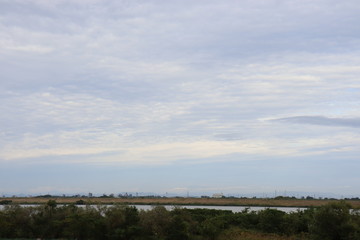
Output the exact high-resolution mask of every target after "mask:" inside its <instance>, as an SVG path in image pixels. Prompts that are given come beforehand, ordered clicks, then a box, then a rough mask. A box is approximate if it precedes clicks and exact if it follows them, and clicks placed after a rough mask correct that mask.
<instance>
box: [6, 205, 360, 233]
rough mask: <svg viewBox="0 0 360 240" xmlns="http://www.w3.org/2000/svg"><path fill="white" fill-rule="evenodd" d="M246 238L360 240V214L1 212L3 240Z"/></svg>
mask: <svg viewBox="0 0 360 240" xmlns="http://www.w3.org/2000/svg"><path fill="white" fill-rule="evenodd" d="M242 234H245V235H247V236H248V238H246V239H270V238H251V237H249V236H260V235H261V234H268V235H267V236H275V237H274V238H273V239H304V240H359V239H360V212H359V210H354V209H352V207H351V206H350V205H349V204H347V203H345V202H342V201H339V202H335V203H331V204H327V205H324V206H322V207H319V208H309V209H306V210H301V211H300V210H298V211H297V212H291V213H285V212H283V211H280V210H276V209H270V208H269V209H265V210H261V211H250V210H249V209H246V210H244V211H242V212H239V213H234V212H232V211H228V210H215V209H186V208H174V209H173V210H167V209H166V208H165V207H163V206H155V207H153V208H152V209H151V210H146V211H145V210H140V211H139V210H138V209H137V208H135V207H132V206H121V205H114V206H110V207H108V206H101V205H98V206H91V205H85V206H82V207H80V206H76V205H75V204H70V205H61V206H58V205H57V203H56V201H55V200H49V201H48V202H47V203H46V204H44V205H40V206H35V207H22V206H19V205H15V204H14V205H13V204H10V205H6V206H4V208H3V209H2V210H0V238H12V239H16V238H30V239H31V238H33V239H36V238H40V239H110V240H112V239H120V240H122V239H123V240H193V239H194V240H223V239H227V240H232V239H233V240H237V239H244V238H241V235H242ZM259 234H260V235H259ZM243 236H244V235H243ZM261 236H265V235H261ZM271 239H272V238H271Z"/></svg>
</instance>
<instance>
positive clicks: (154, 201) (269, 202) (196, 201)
mask: <svg viewBox="0 0 360 240" xmlns="http://www.w3.org/2000/svg"><path fill="white" fill-rule="evenodd" d="M49 200H55V201H56V202H57V203H59V204H71V203H75V204H76V203H79V201H80V202H82V203H84V204H99V205H111V204H123V205H184V206H185V205H189V206H191V205H200V206H201V205H203V206H259V207H319V206H323V205H325V204H328V203H331V202H337V201H339V200H328V199H321V200H320V199H311V200H307V199H265V198H190V197H189V198H146V197H144V198H142V197H134V198H98V197H91V198H89V197H83V198H82V197H48V198H47V197H46V198H43V197H15V198H13V197H10V198H0V202H6V201H7V202H10V201H11V203H15V204H43V203H46V202H48V201H49ZM344 201H345V202H346V203H349V204H350V205H351V206H352V207H353V208H360V201H359V200H344Z"/></svg>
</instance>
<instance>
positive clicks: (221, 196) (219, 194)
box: [212, 193, 224, 198]
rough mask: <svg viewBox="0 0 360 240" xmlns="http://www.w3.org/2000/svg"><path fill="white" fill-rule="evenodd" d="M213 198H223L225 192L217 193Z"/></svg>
mask: <svg viewBox="0 0 360 240" xmlns="http://www.w3.org/2000/svg"><path fill="white" fill-rule="evenodd" d="M212 197H213V198H223V197H224V194H222V193H215V194H213V195H212Z"/></svg>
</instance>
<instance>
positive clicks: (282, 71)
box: [0, 0, 360, 196]
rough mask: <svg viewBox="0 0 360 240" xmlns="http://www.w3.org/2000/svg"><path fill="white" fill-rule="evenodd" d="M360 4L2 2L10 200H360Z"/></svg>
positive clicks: (4, 145)
mask: <svg viewBox="0 0 360 240" xmlns="http://www.w3.org/2000/svg"><path fill="white" fill-rule="evenodd" d="M359 12H360V3H359V2H358V1H357V0H346V1H338V0H301V1H300V0H293V1H285V0H266V1H265V0H264V1H262V0H261V1H250V0H236V1H235V0H224V1H212V0H196V1H194V0H181V1H180V0H172V1H166V0H131V1H130V0H122V1H120V0H53V1H49V0H0V101H1V104H0V186H1V187H0V194H5V193H17V194H20V193H24V194H40V193H41V194H42V193H80V192H81V193H83V192H93V193H98V194H102V193H119V192H155V193H159V194H163V193H166V192H169V193H179V194H182V193H187V192H189V193H190V194H192V193H193V194H195V193H200V194H201V193H215V192H223V193H224V194H233V193H234V194H239V195H241V194H249V193H264V194H265V193H266V194H268V193H273V192H274V191H277V192H283V191H287V192H291V191H294V192H305V193H314V192H316V193H334V194H338V195H344V196H359V195H360V175H359V170H360V159H359V156H360V147H359V146H360V78H359V76H360V28H359V24H360V15H359Z"/></svg>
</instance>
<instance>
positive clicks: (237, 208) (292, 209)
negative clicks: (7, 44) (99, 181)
mask: <svg viewBox="0 0 360 240" xmlns="http://www.w3.org/2000/svg"><path fill="white" fill-rule="evenodd" d="M20 206H22V207H36V206H39V205H36V204H31V205H20ZM59 206H61V204H59ZM77 206H78V207H85V206H86V205H77ZM92 206H94V207H97V206H98V205H92ZM99 206H106V207H111V206H115V205H99ZM129 206H134V207H136V208H137V209H139V210H145V211H147V210H151V209H152V208H154V207H155V206H156V205H129ZM4 207H5V205H0V210H2V209H4ZM164 207H165V208H166V209H167V210H173V209H174V208H187V209H199V208H200V209H216V210H230V211H232V212H234V213H237V212H242V211H244V210H245V209H249V211H261V210H264V209H267V208H271V209H277V210H280V211H283V212H286V213H290V212H297V211H298V210H300V211H303V210H305V209H306V208H298V207H250V206H200V205H199V206H195V205H191V206H179V205H177V206H174V205H164Z"/></svg>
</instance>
